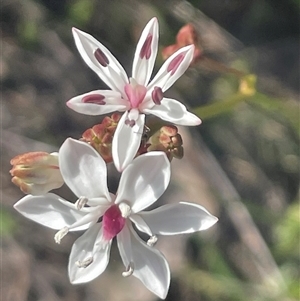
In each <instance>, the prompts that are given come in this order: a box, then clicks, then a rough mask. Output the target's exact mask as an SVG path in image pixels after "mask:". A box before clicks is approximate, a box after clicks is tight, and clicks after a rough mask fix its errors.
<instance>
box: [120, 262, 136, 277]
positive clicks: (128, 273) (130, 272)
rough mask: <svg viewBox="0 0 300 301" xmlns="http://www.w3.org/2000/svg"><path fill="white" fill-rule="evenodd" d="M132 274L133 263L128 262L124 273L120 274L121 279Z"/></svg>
mask: <svg viewBox="0 0 300 301" xmlns="http://www.w3.org/2000/svg"><path fill="white" fill-rule="evenodd" d="M133 272H134V266H133V262H130V263H129V265H128V267H127V269H126V271H125V272H123V273H122V276H123V277H129V276H131V275H132V274H133Z"/></svg>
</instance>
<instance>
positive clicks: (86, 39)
mask: <svg viewBox="0 0 300 301" xmlns="http://www.w3.org/2000/svg"><path fill="white" fill-rule="evenodd" d="M73 36H74V40H75V44H76V46H77V49H78V51H79V53H80V55H81V57H82V58H83V59H84V61H85V62H86V64H87V65H88V66H89V67H90V68H91V69H92V70H93V71H94V72H96V73H97V75H98V76H99V77H100V78H101V79H102V80H103V81H104V82H105V83H106V84H107V85H108V86H109V87H110V88H111V89H112V90H114V91H119V92H120V93H121V94H122V95H123V93H124V91H123V87H124V86H125V85H126V84H127V83H128V78H127V75H126V72H125V70H124V69H123V67H122V66H121V64H120V63H119V62H118V61H117V59H116V58H115V57H114V56H113V55H112V54H111V52H110V51H109V50H108V49H107V48H106V47H105V46H104V45H102V44H101V43H100V42H98V41H97V40H96V39H95V38H94V37H92V36H91V35H89V34H87V33H85V32H83V31H81V30H79V29H77V28H73Z"/></svg>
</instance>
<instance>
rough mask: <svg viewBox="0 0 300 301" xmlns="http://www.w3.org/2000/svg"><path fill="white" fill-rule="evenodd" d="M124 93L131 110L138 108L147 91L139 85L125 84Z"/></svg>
mask: <svg viewBox="0 0 300 301" xmlns="http://www.w3.org/2000/svg"><path fill="white" fill-rule="evenodd" d="M124 90H125V93H126V95H127V97H128V100H129V101H130V103H131V108H132V109H133V108H138V106H139V105H140V104H141V103H142V102H143V100H144V98H145V95H146V93H147V89H146V87H145V86H142V85H139V84H132V83H130V84H126V85H125V88H124Z"/></svg>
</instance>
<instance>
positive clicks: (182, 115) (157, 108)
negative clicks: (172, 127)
mask: <svg viewBox="0 0 300 301" xmlns="http://www.w3.org/2000/svg"><path fill="white" fill-rule="evenodd" d="M143 113H145V114H152V115H155V116H157V117H159V118H161V119H163V120H166V121H168V122H171V123H174V124H177V125H185V126H195V125H199V124H201V119H199V118H198V117H197V116H196V115H194V114H192V113H190V112H188V111H187V109H186V107H185V106H184V105H183V104H182V103H180V102H179V101H177V100H175V99H171V98H163V100H162V101H161V103H160V105H154V106H153V107H152V108H151V109H144V110H143Z"/></svg>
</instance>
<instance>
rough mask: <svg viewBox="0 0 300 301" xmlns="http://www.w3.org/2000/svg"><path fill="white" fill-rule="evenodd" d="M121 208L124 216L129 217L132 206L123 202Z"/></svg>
mask: <svg viewBox="0 0 300 301" xmlns="http://www.w3.org/2000/svg"><path fill="white" fill-rule="evenodd" d="M119 209H120V211H121V214H122V217H124V218H127V217H128V216H129V215H130V214H131V208H130V206H129V205H127V204H125V203H121V204H120V205H119Z"/></svg>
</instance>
